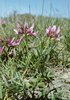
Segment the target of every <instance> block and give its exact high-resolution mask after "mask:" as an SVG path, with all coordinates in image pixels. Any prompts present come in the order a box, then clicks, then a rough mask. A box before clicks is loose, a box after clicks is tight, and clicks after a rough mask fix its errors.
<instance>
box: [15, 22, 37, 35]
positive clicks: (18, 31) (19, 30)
mask: <svg viewBox="0 0 70 100" xmlns="http://www.w3.org/2000/svg"><path fill="white" fill-rule="evenodd" d="M33 29H34V23H33V24H32V26H31V27H28V23H27V22H26V21H25V22H24V26H23V27H22V26H21V24H20V22H18V24H17V29H14V31H15V33H16V34H24V33H27V34H29V35H33V36H36V35H37V32H34V30H33Z"/></svg>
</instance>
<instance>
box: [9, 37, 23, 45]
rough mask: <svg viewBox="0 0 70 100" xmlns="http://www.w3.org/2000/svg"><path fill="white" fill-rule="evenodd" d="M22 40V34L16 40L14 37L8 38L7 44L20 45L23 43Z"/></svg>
mask: <svg viewBox="0 0 70 100" xmlns="http://www.w3.org/2000/svg"><path fill="white" fill-rule="evenodd" d="M22 40H23V37H22V36H21V37H20V38H19V39H17V40H15V39H14V38H9V39H8V40H7V44H8V46H12V47H14V46H18V45H19V44H20V43H21V41H22Z"/></svg>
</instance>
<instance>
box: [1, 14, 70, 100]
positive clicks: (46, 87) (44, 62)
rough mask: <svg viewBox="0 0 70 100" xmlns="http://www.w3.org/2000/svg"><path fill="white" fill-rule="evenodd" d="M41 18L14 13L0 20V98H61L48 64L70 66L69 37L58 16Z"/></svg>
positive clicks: (30, 99)
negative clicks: (12, 15) (55, 17)
mask: <svg viewBox="0 0 70 100" xmlns="http://www.w3.org/2000/svg"><path fill="white" fill-rule="evenodd" d="M18 19H20V21H19V20H18ZM41 19H42V17H39V18H37V17H35V16H30V15H29V17H28V15H27V16H21V17H19V16H15V19H11V17H10V18H8V20H7V19H4V20H5V21H2V23H1V24H0V31H1V33H2V34H0V35H1V38H0V98H1V100H3V99H4V100H28V99H29V100H57V99H58V100H63V95H62V93H61V92H59V91H58V88H55V87H54V86H53V83H52V81H53V80H54V74H53V73H52V71H51V70H50V69H49V68H51V67H56V66H62V67H64V66H65V67H68V66H69V54H70V53H69V49H66V48H65V46H66V47H67V48H68V47H69V46H68V44H69V42H68V40H69V39H67V37H66V35H64V34H62V31H63V27H61V26H62V25H61V24H62V23H61V21H59V19H53V20H52V19H49V18H44V19H43V20H44V21H43V24H42V22H41ZM14 20H15V21H14ZM27 20H28V23H27ZM49 20H51V22H50V23H48V22H49ZM60 20H62V19H60ZM62 21H63V20H62ZM64 21H65V20H64ZM3 22H4V23H3ZM60 23H61V24H60ZM16 24H17V27H16ZM29 26H30V27H29ZM63 41H65V42H64V43H65V44H64V43H63ZM67 53H68V54H67Z"/></svg>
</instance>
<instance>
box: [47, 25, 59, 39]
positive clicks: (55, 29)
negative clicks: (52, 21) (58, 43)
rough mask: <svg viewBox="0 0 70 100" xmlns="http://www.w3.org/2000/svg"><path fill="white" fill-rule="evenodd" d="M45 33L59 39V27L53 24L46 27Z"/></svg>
mask: <svg viewBox="0 0 70 100" xmlns="http://www.w3.org/2000/svg"><path fill="white" fill-rule="evenodd" d="M46 34H47V35H48V36H49V37H51V38H54V39H55V40H60V27H56V26H55V25H54V26H49V27H48V28H47V29H46Z"/></svg>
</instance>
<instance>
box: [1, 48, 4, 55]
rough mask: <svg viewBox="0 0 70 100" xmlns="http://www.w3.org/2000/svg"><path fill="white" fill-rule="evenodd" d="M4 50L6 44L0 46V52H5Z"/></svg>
mask: <svg viewBox="0 0 70 100" xmlns="http://www.w3.org/2000/svg"><path fill="white" fill-rule="evenodd" d="M3 50H4V46H3V47H0V54H1V53H2V52H3Z"/></svg>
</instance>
